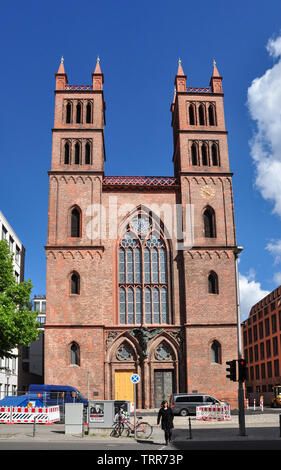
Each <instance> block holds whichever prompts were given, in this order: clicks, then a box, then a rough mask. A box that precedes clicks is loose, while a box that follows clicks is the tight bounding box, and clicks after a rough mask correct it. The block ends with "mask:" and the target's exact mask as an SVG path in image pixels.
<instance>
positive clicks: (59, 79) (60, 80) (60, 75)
mask: <svg viewBox="0 0 281 470" xmlns="http://www.w3.org/2000/svg"><path fill="white" fill-rule="evenodd" d="M55 77H56V90H64V89H65V85H66V84H67V75H66V73H65V70H64V58H63V57H62V58H61V61H60V65H59V68H58V71H57V73H56V75H55Z"/></svg>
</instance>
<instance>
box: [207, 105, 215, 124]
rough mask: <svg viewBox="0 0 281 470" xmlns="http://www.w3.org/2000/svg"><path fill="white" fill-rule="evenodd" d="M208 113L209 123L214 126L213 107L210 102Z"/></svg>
mask: <svg viewBox="0 0 281 470" xmlns="http://www.w3.org/2000/svg"><path fill="white" fill-rule="evenodd" d="M208 114H209V125H210V126H214V125H215V108H214V106H213V105H212V104H210V106H209V108H208Z"/></svg>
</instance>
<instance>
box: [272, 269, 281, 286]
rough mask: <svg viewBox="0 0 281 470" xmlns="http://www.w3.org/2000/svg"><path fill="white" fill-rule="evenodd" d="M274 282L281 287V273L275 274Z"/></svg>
mask: <svg viewBox="0 0 281 470" xmlns="http://www.w3.org/2000/svg"><path fill="white" fill-rule="evenodd" d="M273 280H274V282H276V284H278V285H280V284H281V272H278V273H275V274H274V276H273Z"/></svg>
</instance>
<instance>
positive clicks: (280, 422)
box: [279, 415, 281, 437]
mask: <svg viewBox="0 0 281 470" xmlns="http://www.w3.org/2000/svg"><path fill="white" fill-rule="evenodd" d="M279 434H280V437H281V415H279Z"/></svg>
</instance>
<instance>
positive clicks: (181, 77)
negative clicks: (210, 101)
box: [175, 59, 186, 91]
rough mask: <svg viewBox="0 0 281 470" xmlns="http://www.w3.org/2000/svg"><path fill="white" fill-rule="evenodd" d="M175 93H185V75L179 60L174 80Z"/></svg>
mask: <svg viewBox="0 0 281 470" xmlns="http://www.w3.org/2000/svg"><path fill="white" fill-rule="evenodd" d="M175 85H176V91H186V75H185V74H184V71H183V68H182V65H181V59H179V63H178V71H177V75H176V78H175Z"/></svg>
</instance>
